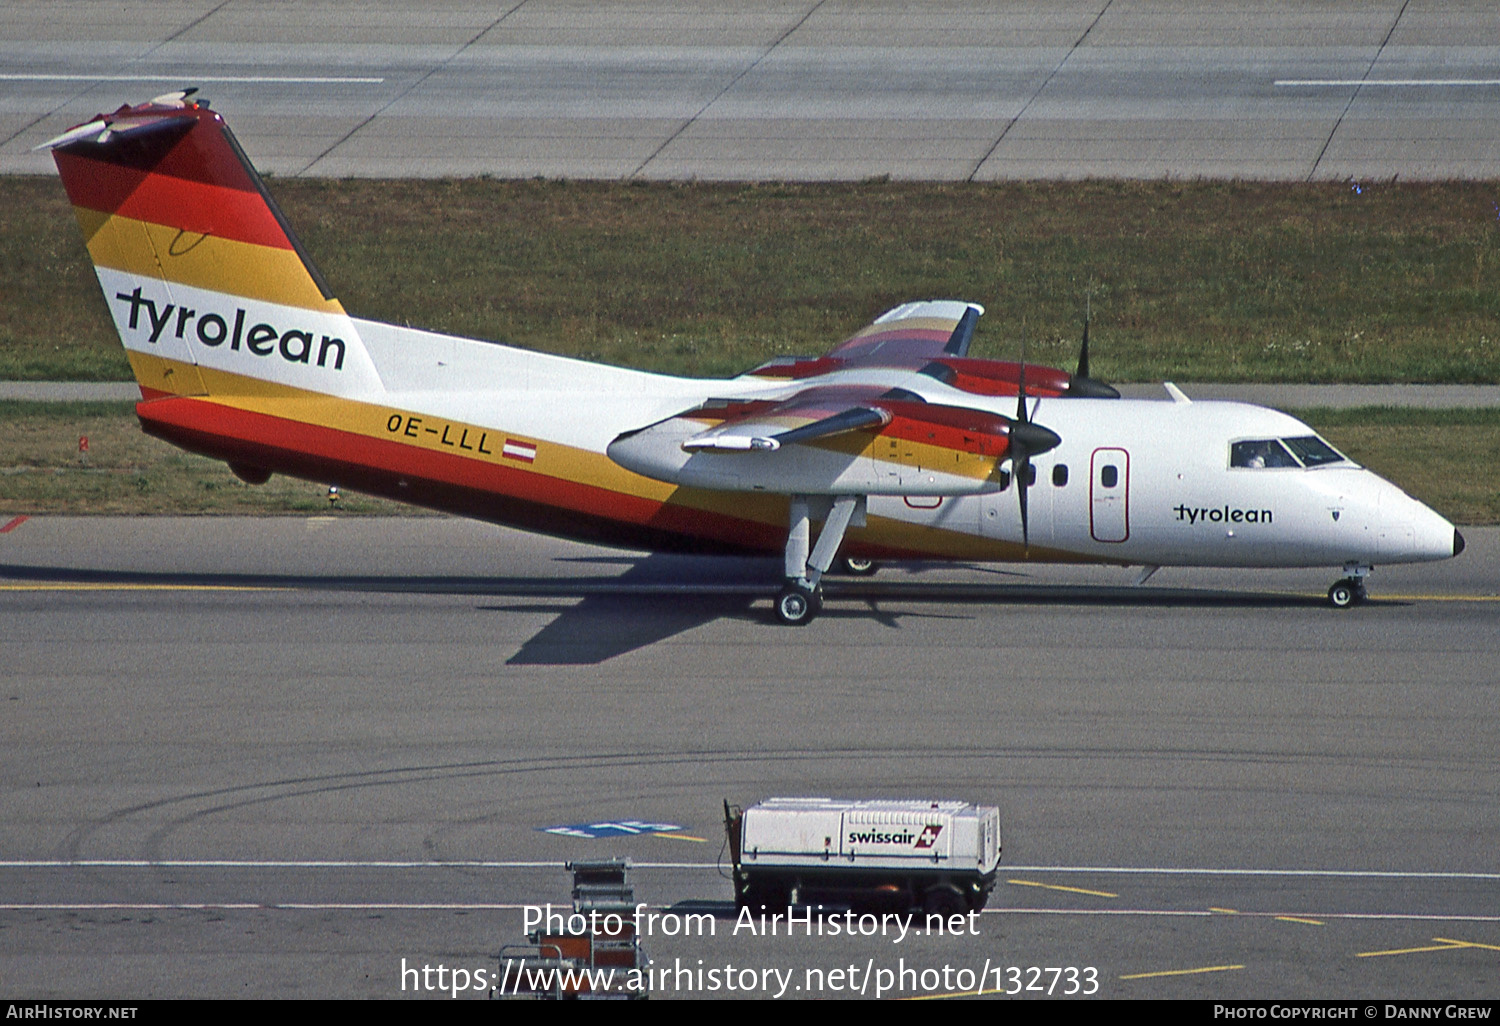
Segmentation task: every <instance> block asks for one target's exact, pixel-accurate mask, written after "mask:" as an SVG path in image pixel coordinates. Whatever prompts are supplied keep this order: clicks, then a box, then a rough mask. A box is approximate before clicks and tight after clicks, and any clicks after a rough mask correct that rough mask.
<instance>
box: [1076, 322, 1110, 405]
mask: <svg viewBox="0 0 1500 1026" xmlns="http://www.w3.org/2000/svg"><path fill="white" fill-rule="evenodd" d="M1093 319H1094V317H1093V305H1092V303H1090V304H1089V305H1088V306H1085V307H1084V314H1083V345H1081V346H1080V347H1079V348H1078V370H1077V371H1076V372H1075V373H1074V374H1073V379H1072V380H1071V381H1070V382H1068V395H1070V396H1077V397H1079V398H1082V399H1118V398H1120V393H1119V390H1118V389H1116V388H1115V387H1114V386H1113V385H1106V384H1105V383H1104V382H1102V381H1095V380H1094V379H1093V378H1091V377H1089V322H1090V321H1092V320H1093Z"/></svg>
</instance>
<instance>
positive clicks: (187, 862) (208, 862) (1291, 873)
mask: <svg viewBox="0 0 1500 1026" xmlns="http://www.w3.org/2000/svg"><path fill="white" fill-rule="evenodd" d="M631 866H632V867H633V868H635V869H700V870H709V869H718V868H719V864H718V863H717V862H632V863H631ZM564 867H565V863H563V862H546V861H537V862H527V861H512V860H503V859H455V860H451V861H425V862H424V861H417V860H412V861H403V860H399V859H374V860H355V859H301V860H298V859H291V860H273V859H155V860H152V859H4V860H0V870H6V869H563V868H564ZM1004 868H1005V871H1006V872H1008V873H1096V874H1128V875H1134V876H1262V877H1332V878H1346V879H1378V880H1500V873H1469V872H1455V871H1446V870H1399V869H1212V868H1203V867H1171V866H1026V865H1004Z"/></svg>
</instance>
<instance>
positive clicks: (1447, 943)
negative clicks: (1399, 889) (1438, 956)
mask: <svg viewBox="0 0 1500 1026" xmlns="http://www.w3.org/2000/svg"><path fill="white" fill-rule="evenodd" d="M1432 939H1433V941H1434V942H1435V943H1433V944H1430V945H1428V946H1426V947H1421V948H1394V949H1392V950H1390V951H1361V952H1359V953H1358V954H1356V955H1355V956H1354V957H1355V958H1380V957H1381V956H1383V955H1416V954H1420V953H1422V952H1424V951H1454V950H1456V949H1458V948H1483V949H1484V950H1486V951H1500V946H1497V945H1494V944H1480V943H1478V942H1477V941H1461V940H1450V939H1449V938H1447V937H1434V938H1432Z"/></svg>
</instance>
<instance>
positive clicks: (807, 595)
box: [776, 584, 823, 627]
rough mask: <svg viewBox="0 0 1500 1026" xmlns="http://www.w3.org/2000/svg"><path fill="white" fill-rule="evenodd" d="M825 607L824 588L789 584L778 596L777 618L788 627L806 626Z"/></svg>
mask: <svg viewBox="0 0 1500 1026" xmlns="http://www.w3.org/2000/svg"><path fill="white" fill-rule="evenodd" d="M822 608H823V589H822V588H809V587H807V586H806V585H802V584H788V585H787V586H786V587H785V588H782V589H781V594H780V595H778V596H776V619H778V620H780V621H781V622H782V623H784V624H786V625H787V626H788V627H806V626H807V625H808V624H810V623H812V621H813V617H815V616H817V615H818V613H819V611H820V610H822Z"/></svg>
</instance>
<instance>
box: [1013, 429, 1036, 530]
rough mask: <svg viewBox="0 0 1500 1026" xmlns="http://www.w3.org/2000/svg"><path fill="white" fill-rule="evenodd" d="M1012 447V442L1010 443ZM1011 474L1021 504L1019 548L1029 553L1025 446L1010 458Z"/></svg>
mask: <svg viewBox="0 0 1500 1026" xmlns="http://www.w3.org/2000/svg"><path fill="white" fill-rule="evenodd" d="M1011 444H1012V445H1013V446H1014V445H1015V443H1014V442H1012V443H1011ZM1010 469H1011V472H1012V473H1014V474H1015V476H1016V496H1017V497H1018V498H1019V499H1020V502H1021V547H1022V548H1023V549H1025V550H1026V551H1027V552H1030V551H1031V518H1030V516H1028V514H1027V509H1026V493H1027V492H1029V491H1031V489H1030V488H1029V487H1028V486H1027V483H1026V482H1027V481H1028V480H1029V479H1030V478H1031V456H1030V454H1029V453H1027V452H1026V447H1025V445H1022V446H1021V452H1020V453H1019V454H1016V455H1012V456H1011V458H1010Z"/></svg>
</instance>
